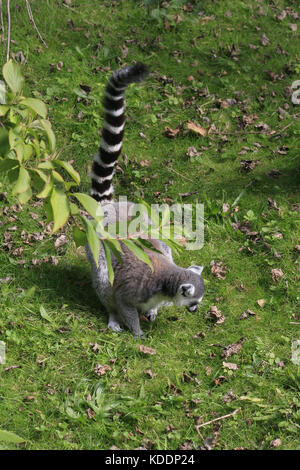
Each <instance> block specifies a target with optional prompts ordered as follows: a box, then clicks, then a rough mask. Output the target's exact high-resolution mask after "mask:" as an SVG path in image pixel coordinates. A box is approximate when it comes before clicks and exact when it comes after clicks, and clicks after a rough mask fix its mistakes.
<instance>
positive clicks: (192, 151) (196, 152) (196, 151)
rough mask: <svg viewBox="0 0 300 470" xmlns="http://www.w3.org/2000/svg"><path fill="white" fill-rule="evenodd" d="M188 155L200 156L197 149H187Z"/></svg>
mask: <svg viewBox="0 0 300 470" xmlns="http://www.w3.org/2000/svg"><path fill="white" fill-rule="evenodd" d="M186 155H187V156H188V157H197V155H199V152H198V150H197V149H196V148H195V147H189V148H188V149H187V152H186Z"/></svg>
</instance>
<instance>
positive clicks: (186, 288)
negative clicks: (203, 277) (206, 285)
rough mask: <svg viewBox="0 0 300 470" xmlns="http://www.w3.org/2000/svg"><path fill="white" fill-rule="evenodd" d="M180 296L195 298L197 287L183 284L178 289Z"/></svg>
mask: <svg viewBox="0 0 300 470" xmlns="http://www.w3.org/2000/svg"><path fill="white" fill-rule="evenodd" d="M178 292H179V294H181V295H183V297H193V295H194V293H195V286H193V284H181V286H179V289H178Z"/></svg>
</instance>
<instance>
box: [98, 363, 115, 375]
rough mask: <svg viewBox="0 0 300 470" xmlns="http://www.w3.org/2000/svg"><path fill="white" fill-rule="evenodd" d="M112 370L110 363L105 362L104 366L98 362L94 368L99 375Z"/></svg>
mask: <svg viewBox="0 0 300 470" xmlns="http://www.w3.org/2000/svg"><path fill="white" fill-rule="evenodd" d="M110 370H111V367H110V366H109V365H108V364H104V365H103V366H102V365H101V364H97V365H96V367H95V369H94V371H95V373H96V374H97V375H99V376H102V375H104V374H106V373H107V372H108V371H110Z"/></svg>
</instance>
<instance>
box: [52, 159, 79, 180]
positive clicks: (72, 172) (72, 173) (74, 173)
mask: <svg viewBox="0 0 300 470" xmlns="http://www.w3.org/2000/svg"><path fill="white" fill-rule="evenodd" d="M53 163H54V165H57V166H59V167H62V168H64V169H65V170H66V171H67V172H68V173H69V175H70V176H71V177H72V178H73V180H74V181H75V183H77V184H78V185H79V184H80V174H79V173H78V172H77V171H76V170H74V168H73V167H72V165H71V164H70V163H69V162H65V161H63V160H54V161H53Z"/></svg>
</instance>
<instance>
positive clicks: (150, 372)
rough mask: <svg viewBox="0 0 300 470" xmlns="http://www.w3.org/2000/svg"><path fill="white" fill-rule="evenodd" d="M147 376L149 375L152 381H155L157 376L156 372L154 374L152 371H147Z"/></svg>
mask: <svg viewBox="0 0 300 470" xmlns="http://www.w3.org/2000/svg"><path fill="white" fill-rule="evenodd" d="M145 374H147V375H149V377H151V379H154V377H156V376H157V374H156V372H153V371H152V370H151V369H147V370H145Z"/></svg>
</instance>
